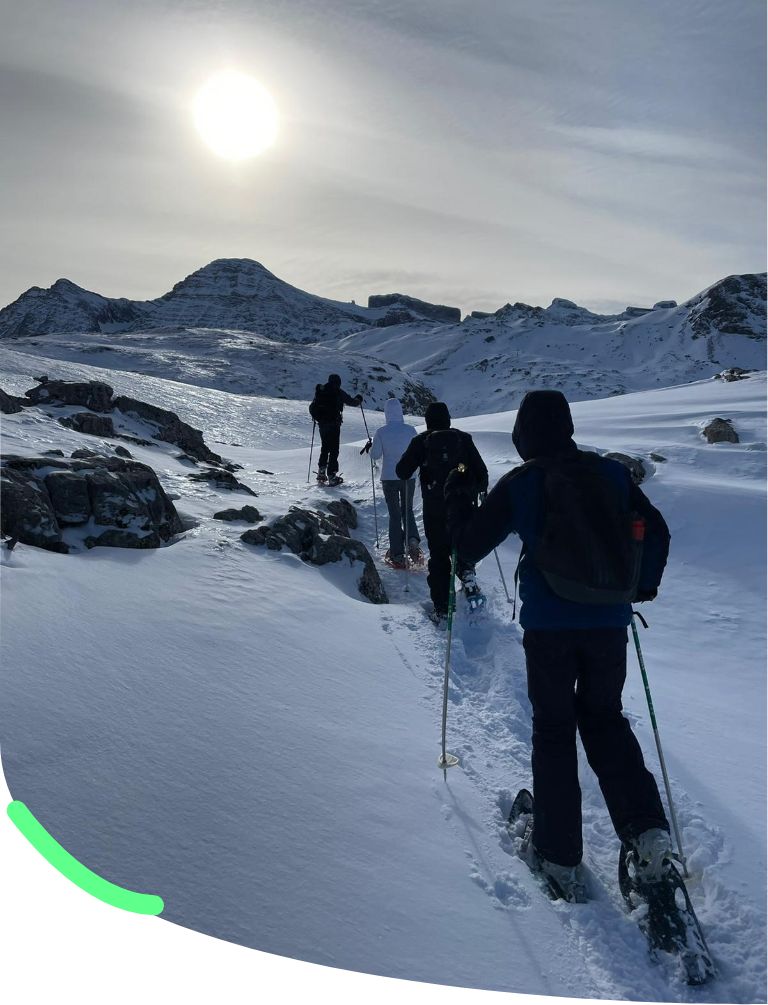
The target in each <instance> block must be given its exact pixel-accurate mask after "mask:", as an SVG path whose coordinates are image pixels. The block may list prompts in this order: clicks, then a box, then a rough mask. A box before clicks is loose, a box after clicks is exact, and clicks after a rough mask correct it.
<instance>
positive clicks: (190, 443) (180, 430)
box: [113, 394, 223, 464]
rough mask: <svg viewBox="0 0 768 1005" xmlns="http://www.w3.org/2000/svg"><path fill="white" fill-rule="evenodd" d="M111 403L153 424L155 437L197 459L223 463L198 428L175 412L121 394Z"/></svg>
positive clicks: (210, 462)
mask: <svg viewBox="0 0 768 1005" xmlns="http://www.w3.org/2000/svg"><path fill="white" fill-rule="evenodd" d="M113 405H114V407H115V408H116V409H118V411H120V412H123V413H124V414H126V415H135V416H137V417H138V418H140V419H142V420H143V421H144V422H147V423H150V424H151V425H152V426H154V427H155V430H156V431H155V432H154V433H152V435H153V436H154V437H155V438H156V439H158V440H163V441H164V442H165V443H175V444H176V445H177V446H179V447H181V448H182V450H184V452H185V453H187V454H189V455H190V456H192V457H194V458H195V459H196V460H198V461H206V462H208V463H209V464H221V463H223V459H222V458H221V457H220V456H219V455H218V454H215V453H214V452H213V451H212V450H209V449H208V447H207V446H206V444H205V441H204V440H203V434H202V433H201V432H200V430H199V429H194V428H193V427H192V426H190V425H188V424H187V423H186V422H183V421H182V420H181V419H180V418H179V417H178V415H177V414H176V413H175V412H171V411H169V410H168V409H167V408H158V407H157V405H150V404H148V403H147V402H146V401H139V400H138V399H137V398H129V397H127V396H125V395H122V394H121V395H118V397H117V398H115V400H114V402H113Z"/></svg>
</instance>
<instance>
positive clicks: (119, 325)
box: [0, 259, 766, 415]
mask: <svg viewBox="0 0 768 1005" xmlns="http://www.w3.org/2000/svg"><path fill="white" fill-rule="evenodd" d="M390 299H391V298H390V297H387V296H384V297H380V298H374V300H375V301H376V302H377V303H378V302H379V301H381V302H382V304H383V306H379V307H376V308H372V309H369V308H364V307H356V306H354V305H353V304H341V303H337V302H334V301H330V300H325V299H323V298H321V297H316V296H313V295H311V294H308V293H305V292H304V291H302V290H299V289H297V288H296V287H293V286H290V285H289V284H287V283H285V282H283V281H282V280H280V279H278V278H277V277H276V276H274V275H273V274H272V273H271V272H269V271H268V270H267V269H265V268H264V266H262V265H260V264H259V263H258V262H253V261H250V260H248V259H219V260H217V261H215V262H211V263H210V264H209V265H207V266H205V267H204V268H202V269H199V270H198V271H197V272H195V273H193V274H192V275H191V276H188V277H187V278H186V279H185V280H183V281H182V282H180V283H177V285H176V286H175V287H174V288H173V290H171V292H170V293H167V294H165V296H162V297H160V298H158V299H157V300H153V301H145V302H136V301H128V300H111V299H108V298H105V297H101V296H99V295H98V294H95V293H88V292H87V291H85V290H82V289H80V288H79V287H77V286H75V285H74V284H73V283H70V282H68V281H67V280H59V281H58V282H57V283H55V284H54V285H53V286H52V287H51V288H50V290H41V289H38V288H37V287H33V288H32V289H31V290H29V291H27V293H25V294H23V295H22V296H21V297H20V298H19V299H18V300H17V301H15V302H14V303H13V304H11V305H9V306H8V307H6V308H5V309H4V310H2V311H0V338H13V340H14V345H15V346H16V347H17V348H19V349H22V350H23V351H25V352H30V353H38V354H40V355H42V356H47V357H55V358H60V359H71V360H83V361H87V362H95V363H98V364H101V363H102V359H100V358H98V357H96V356H94V353H104V354H106V353H110V354H112V357H113V358H112V359H109V360H105V361H106V362H107V365H108V366H114V367H116V368H118V369H128V368H130V369H132V370H135V371H137V372H140V373H154V374H158V375H162V376H168V377H173V378H174V379H180V380H183V381H187V382H189V383H194V384H197V385H199V386H207V387H213V388H217V389H220V390H235V391H238V392H242V393H247V394H253V393H256V394H272V395H286V396H287V397H293V398H304V397H306V396H307V394H308V393H309V389H310V388H311V387H312V386H314V384H315V383H316V382H317V381H318V380H320V379H324V377H325V376H326V375H327V373H328V372H330V371H338V372H340V373H342V374H345V373H348V374H349V376H350V377H352V378H354V379H356V380H357V381H358V387H359V389H360V390H363V391H364V382H365V381H367V382H368V387H369V388H370V389H371V399H370V400H371V402H374V403H376V404H379V403H380V401H381V399H382V395H383V397H386V394H387V392H388V391H392V393H395V394H398V395H400V394H401V393H406V395H407V396H406V403H409V402H413V405H411V407H414V406H415V405H416V404H422V403H423V401H424V400H427V399H426V398H425V397H424V395H423V394H422V392H420V391H419V392H418V394H417V389H418V388H419V385H424V386H425V387H426V388H427V390H428V392H429V393H430V394H433V395H434V396H435V397H437V398H441V399H444V400H445V401H447V402H448V404H449V406H450V408H451V411H452V412H453V414H454V415H467V414H476V413H477V412H491V411H505V410H508V409H510V408H513V407H516V406H517V405H518V403H519V401H520V398H521V396H522V394H523V393H524V392H525V391H526V390H529V389H530V388H533V387H558V388H561V389H562V390H564V391H565V392H566V393H567V394H568V395H569V396H570V397H571V398H572V399H573V400H588V399H591V398H601V397H606V396H608V395H612V394H622V393H624V392H626V391H632V390H641V389H645V388H651V387H664V386H668V385H670V384H675V383H681V382H684V381H690V380H696V379H700V378H702V377H710V376H712V375H713V374H714V373H717V372H718V371H719V370H723V369H725V368H727V367H732V366H739V367H742V368H745V369H761V368H763V367H764V366H765V351H766V322H765V308H766V282H765V274H759V275H758V274H754V275H743V276H730V277H728V278H726V279H723V280H721V281H720V282H718V283H715V284H714V285H713V286H711V287H709V288H708V289H706V290H704V291H703V292H702V293H700V294H697V295H696V296H695V297H693V298H691V299H690V300H688V301H687V302H686V303H684V304H681V305H680V306H675V305H674V302H671V301H660V302H659V304H657V305H655V307H654V308H640V307H628V308H627V309H626V311H624V312H623V313H622V314H618V315H611V316H604V315H598V314H594V313H592V312H591V311H588V310H586V309H585V308H583V307H579V306H578V305H576V304H574V303H572V302H571V301H568V300H562V299H559V298H557V299H555V300H554V301H553V302H552V304H551V305H550V306H549V307H547V308H546V309H545V308H541V307H531V306H529V305H527V304H522V303H515V304H513V305H511V304H507V305H506V306H504V307H502V308H500V309H499V310H498V311H497V312H496V313H495V314H490V315H486V316H482V317H475V316H469V317H467V318H465V319H464V320H463V321H461V322H456V323H445V322H440V321H436V320H433V319H431V318H434V317H440V316H442V315H443V314H445V312H446V311H447V312H448V313H449V314H450V308H439V307H436V306H435V305H429V304H423V303H421V302H419V301H416V300H413V299H410V298H407V297H406V298H401V299H402V300H403V303H404V304H405V308H407V309H405V308H404V309H403V310H400V309H399V308H397V306H396V305H394V306H393V304H391V303H390ZM414 305H415V306H414ZM419 305H420V308H419ZM419 309H422V310H423V311H424V312H425V314H424V316H421V317H420V316H419ZM441 312H442V313H441ZM401 314H403V315H404V316H405V317H409V318H410V320H408V321H407V322H406V323H402V324H394V325H393V324H390V323H389V322H390V321H391V320H392V319H393V318H395V319H396V318H397V317H398V316H400V315H401ZM206 330H207V331H206ZM94 333H95V334H94ZM293 342H300V343H302V345H306V344H308V343H314V345H312V346H311V347H310V348H308V349H307V350H306V351H305V350H304V348H302V349H301V350H298V351H297V349H296V347H295V346H293V345H291V343H293ZM397 368H401V369H402V370H403V371H404V376H398V375H397V374H396V369H397ZM308 374H309V375H308ZM388 378H390V379H388ZM406 379H407V380H410V381H411V382H412V383H413V385H414V389H412V390H411V391H409V392H404V391H403V387H404V381H405V380H406ZM376 384H378V385H379V386H378V387H377V386H376ZM419 394H421V395H422V396H421V397H419ZM414 396H415V397H414ZM419 411H421V408H419Z"/></svg>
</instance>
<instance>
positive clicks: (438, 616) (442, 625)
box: [427, 608, 448, 631]
mask: <svg viewBox="0 0 768 1005" xmlns="http://www.w3.org/2000/svg"><path fill="white" fill-rule="evenodd" d="M427 617H428V618H429V620H430V621H431V622H432V624H433V625H435V627H436V628H439V629H440V630H441V631H445V630H446V628H447V627H448V611H441V610H438V609H435V608H433V609H432V610H431V611H430V612H429V613H428V614H427Z"/></svg>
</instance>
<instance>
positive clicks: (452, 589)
mask: <svg viewBox="0 0 768 1005" xmlns="http://www.w3.org/2000/svg"><path fill="white" fill-rule="evenodd" d="M455 579H456V549H455V548H454V549H453V550H452V551H451V583H450V586H449V587H448V635H447V638H446V646H445V678H444V680H443V752H442V754H441V755H440V759H439V760H438V762H437V763H438V765H439V767H441V768H442V769H443V771H445V769H446V768H452V767H454V765H456V764H458V763H459V759H458V757H456V756H455V755H454V754H448V753H446V751H445V730H446V726H447V724H448V674H449V672H450V669H451V635H452V633H453V612H454V609H455V607H456V584H455Z"/></svg>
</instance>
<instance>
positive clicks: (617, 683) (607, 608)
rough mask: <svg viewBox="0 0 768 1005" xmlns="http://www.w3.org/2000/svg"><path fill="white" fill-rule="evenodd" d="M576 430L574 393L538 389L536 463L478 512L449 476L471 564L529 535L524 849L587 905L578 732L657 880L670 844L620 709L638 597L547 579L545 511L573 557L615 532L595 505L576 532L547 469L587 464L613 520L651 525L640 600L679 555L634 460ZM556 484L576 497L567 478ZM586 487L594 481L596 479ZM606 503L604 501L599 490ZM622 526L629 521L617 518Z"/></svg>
mask: <svg viewBox="0 0 768 1005" xmlns="http://www.w3.org/2000/svg"><path fill="white" fill-rule="evenodd" d="M572 435H573V421H572V419H571V413H570V409H569V407H568V402H567V401H566V399H565V397H564V396H563V395H562V394H561V393H560V392H559V391H531V392H529V393H528V394H526V395H525V397H524V398H523V401H522V403H521V405H520V408H519V410H518V414H517V420H516V422H515V427H514V431H513V434H512V438H513V441H514V444H515V447H516V448H517V451H518V453H519V454H520V456H521V457H522V458H523V460H524V461H526V462H528V463H526V464H524V465H522V467H520V468H518V469H515V470H512V471H510V472H508V473H507V474H506V475H504V476H503V477H502V478H501V479H500V480H499V482H498V483H497V484H496V485H495V487H494V488H493V490H492V491H491V492H490V493H489V494H488V497H487V499H486V500H485V502H484V504H483V505H482V506H481V507H480V508H479V509H475V508H474V506H473V502H472V499H473V494H474V492H475V488H474V486H473V485H471V484H469V483H468V478H467V477H466V475H463V474H461V473H460V472H458V471H455V472H452V473H451V475H450V476H449V478H448V479H447V483H446V488H445V494H446V506H447V509H448V519H449V524H450V527H451V531H452V533H453V535H454V541H455V544H456V547H457V550H458V554H459V556H460V557H461V559H462V561H464V562H477V561H479V560H480V559H481V558H483V557H484V556H485V555H487V554H489V553H490V551H491V550H492V549H493V548H495V547H496V546H497V545H499V544H500V543H501V542H502V541H503V540H504V539H505V538H506V537H507V536H508V535H509V534H518V535H519V536H520V538H521V539H522V542H523V552H522V558H521V562H520V566H519V571H520V598H521V601H522V607H521V611H520V624H521V627H522V628H523V629H524V634H523V648H524V650H525V661H526V668H527V676H528V696H529V698H530V701H531V705H532V708H533V750H532V771H533V790H534V809H533V833H532V839H531V842H530V846H529V847H528V848H527V849H521V853H523V857H524V858H525V860H526V861H527V862H528V864H529V865H531V866H532V867H534V868H538V869H542V870H543V871H544V872H545V873H547V875H548V876H550V877H551V878H553V879H554V880H555V882H556V884H557V886H558V887H559V888H560V889H561V890H562V891H563V895H564V896H565V897H566V899H573V900H583V899H585V896H586V891H585V884H584V880H583V874H582V871H581V866H580V862H581V857H582V833H581V790H580V788H579V779H578V767H577V752H576V732H577V730H578V733H579V735H580V736H581V740H582V744H583V746H584V750H585V752H586V755H587V759H588V761H589V764H590V767H591V768H592V770H593V771H594V772H595V773H596V775H597V777H598V781H599V783H600V788H601V790H602V793H603V796H604V798H605V801H606V804H607V807H608V811H609V813H610V816H611V820H612V823H613V826H614V829H615V830H616V833H617V834H618V836H619V838H620V839H621V841H622V842H623V843H624V844H625V845H627V846H628V847H630V848H633V849H634V850H635V851H636V853H637V861H638V863H639V867H640V868H641V869H645V870H646V872H645V877H646V878H647V879H649V881H655V880H658V879H660V878H661V875H662V870H663V868H664V863H665V862H668V861H669V856H670V855H671V846H670V840H669V824H668V822H667V818H666V815H665V813H664V809H663V807H662V804H661V800H660V798H659V790H658V788H657V785H656V781H655V779H654V777H653V775H652V774H651V773H650V772H649V771H648V770H647V768H646V767H645V764H644V761H643V755H642V751H641V749H640V746H639V744H638V742H637V740H636V738H635V736H634V734H633V733H632V729H631V727H630V724H629V722H628V721H627V720H626V718H625V717H624V716H623V714H622V704H621V693H622V689H623V686H624V680H625V677H626V668H627V653H626V647H627V625H628V624H629V622H630V620H631V617H632V608H631V604H630V603H628V602H615V603H595V602H592V601H594V599H595V598H594V595H592V596H590V602H578V601H576V600H574V599H565V598H564V597H563V596H562V595H561V594H558V592H556V591H555V589H554V588H553V586H551V585H550V582H555V583H556V585H557V586H558V589H559V590H561V591H562V590H563V586H562V583H561V582H560V581H557V580H551V579H548V578H547V575H548V569H547V567H546V563H544V562H543V560H542V555H543V554H544V551H543V547H542V541H543V540H544V535H543V533H542V532H543V529H544V528H545V527H548V528H552V521H551V518H550V517H548V516H547V507H550V508H551V507H554V508H555V510H556V515H557V519H558V520H559V524H560V526H561V527H564V528H565V531H566V533H565V535H564V536H560V537H559V538H558V537H557V527H555V528H554V531H551V533H550V537H549V538H548V540H549V541H551V540H559V541H560V542H561V543H560V547H561V550H562V551H566V550H568V548H569V542H570V541H571V540H572V539H573V540H574V541H575V542H576V544H575V547H574V554H578V546H579V545H580V544H582V543H583V541H584V540H585V537H586V535H589V534H590V533H595V534H598V535H599V534H601V533H603V534H604V533H605V531H604V530H601V527H602V523H601V518H600V517H597V518H593V520H592V526H590V515H591V512H592V510H593V509H594V507H590V506H588V507H587V508H586V511H585V515H583V517H582V524H581V525H574V527H573V528H572V527H571V524H570V522H569V519H568V514H567V513H565V512H563V511H562V509H560V510H558V509H557V507H558V498H557V497H553V495H552V493H551V489H548V488H547V486H548V485H551V484H552V483H551V482H547V479H548V478H550V474H549V472H550V471H552V470H554V469H556V468H558V467H559V470H560V471H561V472H571V473H573V472H574V471H576V472H577V474H578V471H579V470H583V469H584V468H585V467H586V468H588V469H589V470H590V471H592V472H593V473H594V475H595V479H594V482H592V483H591V484H594V485H595V486H596V491H597V492H599V493H602V494H603V496H604V499H605V500H606V506H608V507H609V509H606V510H605V511H604V512H605V514H607V515H608V516H610V507H613V508H615V509H617V510H620V511H621V512H623V513H624V514H625V516H624V521H625V522H624V524H623V526H629V525H630V521H631V520H633V519H634V520H636V521H637V520H639V521H641V522H642V523H644V533H645V539H644V544H643V547H642V560H641V564H640V571H639V581H638V582H637V585H636V587H635V586H633V585H632V582H633V580H632V579H630V580H629V582H630V589H631V590H634V598H633V599H634V600H635V601H642V600H652V599H653V598H654V597H655V596H656V592H657V589H658V586H659V583H660V581H661V576H662V573H663V571H664V566H665V564H666V560H667V553H668V550H669V530H668V528H667V525H666V523H665V522H664V518H663V517H662V515H661V513H659V511H658V510H657V509H655V507H654V506H652V505H651V503H650V502H649V500H648V499H647V498H646V496H645V495H644V494H643V492H642V491H641V490H640V489H639V488H638V487H637V486H636V485H635V484H634V483H633V481H632V479H631V477H630V474H629V472H628V470H627V468H626V467H624V466H623V465H622V464H620V463H618V462H617V461H614V460H610V459H608V458H605V457H599V456H598V455H597V454H594V453H587V452H582V451H579V450H578V449H577V447H576V444H575V443H574V441H573V439H572ZM557 484H558V485H559V486H560V488H561V490H562V491H565V492H567V484H566V483H565V482H563V481H560V482H558V483H557ZM584 484H590V482H589V475H587V481H585V483H584ZM545 489H546V491H545ZM562 491H561V493H560V496H561V498H562ZM576 498H577V497H576V496H574V497H573V499H576ZM596 502H598V503H599V502H600V499H599V498H597V497H596ZM616 526H622V524H621V523H620V522H617V524H616ZM634 526H635V525H634V524H632V527H633V528H634ZM619 541H623V538H619ZM598 543H599V538H598ZM588 550H589V549H588ZM591 554H592V551H590V555H591ZM542 567H543V568H544V571H543V570H542ZM573 567H574V568H576V566H575V565H574V566H573ZM635 568H636V566H635ZM602 573H604V569H601V574H602ZM571 589H572V586H571V587H569V588H568V589H567V590H566V592H570V590H571ZM577 589H578V586H577Z"/></svg>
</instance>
